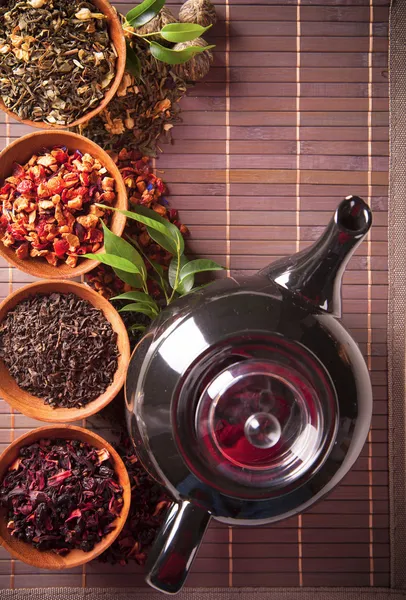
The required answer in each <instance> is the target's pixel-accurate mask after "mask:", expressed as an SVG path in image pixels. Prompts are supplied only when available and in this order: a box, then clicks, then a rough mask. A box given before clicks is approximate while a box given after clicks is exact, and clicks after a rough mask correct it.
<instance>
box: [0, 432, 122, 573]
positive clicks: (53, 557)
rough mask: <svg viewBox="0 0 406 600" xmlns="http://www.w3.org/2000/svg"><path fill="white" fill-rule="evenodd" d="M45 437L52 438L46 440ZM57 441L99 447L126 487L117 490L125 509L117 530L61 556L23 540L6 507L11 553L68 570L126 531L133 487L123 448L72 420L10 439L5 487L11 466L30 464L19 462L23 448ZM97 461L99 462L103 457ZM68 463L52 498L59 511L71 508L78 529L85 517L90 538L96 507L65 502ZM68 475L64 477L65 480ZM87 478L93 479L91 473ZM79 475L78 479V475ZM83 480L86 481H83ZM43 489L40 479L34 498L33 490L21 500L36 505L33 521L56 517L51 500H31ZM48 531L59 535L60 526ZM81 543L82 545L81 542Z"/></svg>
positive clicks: (2, 514)
mask: <svg viewBox="0 0 406 600" xmlns="http://www.w3.org/2000/svg"><path fill="white" fill-rule="evenodd" d="M41 440H46V441H45V442H44V441H42V442H41ZM56 440H61V441H62V443H63V442H64V441H65V442H66V441H68V443H72V441H73V442H74V443H75V444H76V446H75V448H76V447H77V442H80V443H82V444H85V446H84V447H83V446H82V448H85V449H89V448H92V449H96V456H99V455H100V461H101V464H103V463H104V462H105V461H106V460H108V464H109V465H111V470H112V471H113V474H112V475H111V477H112V478H113V480H114V481H115V485H118V486H120V487H121V489H122V491H120V489H118V490H117V497H119V503H120V505H121V510H120V512H119V511H118V510H117V511H116V513H117V512H119V514H116V513H115V514H114V515H113V516H115V518H114V519H113V520H112V522H111V525H110V526H111V528H112V529H111V531H109V532H108V533H106V535H104V536H103V537H102V538H101V540H100V541H98V542H97V543H96V544H95V545H94V547H93V548H92V549H89V550H88V551H85V550H82V549H80V548H74V549H71V550H70V551H69V552H68V553H67V554H65V553H63V554H62V555H61V554H58V553H56V552H55V551H53V550H51V549H44V550H41V549H38V548H36V547H34V545H33V544H32V543H30V542H28V541H22V540H20V539H17V537H16V535H15V534H14V535H12V534H11V532H12V531H13V530H14V531H15V527H16V526H15V523H13V522H10V520H9V519H8V515H7V508H6V506H2V507H0V544H1V545H2V546H3V547H4V548H5V549H6V550H7V551H8V552H9V553H10V554H11V556H12V557H13V558H15V559H17V560H21V561H23V562H24V563H26V564H28V565H31V566H33V567H38V568H40V569H49V570H62V569H71V568H73V567H78V566H80V565H83V564H85V563H87V562H89V561H91V560H94V559H95V558H96V557H97V556H99V555H100V554H102V552H104V551H105V550H107V548H108V547H109V546H110V545H111V544H112V543H113V542H114V540H115V539H116V538H117V536H118V535H119V534H120V532H121V530H122V528H123V526H124V524H125V522H126V519H127V516H128V512H129V509H130V502H131V488H130V480H129V477H128V473H127V470H126V468H125V466H124V463H123V461H122V460H121V458H120V456H119V455H118V454H117V452H116V451H115V450H114V448H113V447H112V446H111V445H110V444H109V443H108V442H106V440H104V439H103V438H102V437H100V436H99V435H97V434H96V433H93V432H92V431H89V430H87V429H83V428H82V427H74V426H70V425H55V426H49V427H40V428H38V429H34V430H32V431H30V432H29V433H26V434H25V435H22V436H21V437H19V438H18V439H17V440H15V441H14V442H13V443H12V444H10V446H8V448H6V450H5V451H4V452H3V454H2V455H1V456H0V486H2V484H3V480H4V477H5V476H6V475H7V474H8V473H10V471H13V470H15V471H16V472H18V469H20V470H21V471H23V469H24V466H23V465H20V464H19V461H21V460H22V458H21V454H20V450H21V449H22V448H27V447H29V446H32V445H33V444H36V445H37V444H42V446H40V447H43V448H44V453H46V448H47V443H49V445H52V443H55V441H56ZM60 448H61V451H60V453H59V455H57V456H61V455H62V460H63V447H62V446H60ZM37 451H38V449H37ZM93 456H95V453H93ZM54 458H55V455H54ZM23 460H24V458H23ZM44 462H45V461H44ZM94 462H95V463H97V460H96V461H94ZM51 465H52V463H51ZM36 466H37V467H38V475H39V476H41V474H42V477H44V474H43V471H41V468H42V467H41V465H38V464H37V465H36ZM49 467H50V465H49V464H48V468H49ZM50 468H51V470H52V469H53V471H55V468H54V467H53V465H52V466H51V467H50ZM63 468H65V469H66V467H62V469H61V471H62V475H63V477H65V480H63V481H62V483H60V484H58V483H57V486H58V485H60V489H58V488H57V486H55V487H54V482H52V486H51V488H50V489H51V493H52V495H53V496H52V497H53V500H52V497H50V498H51V499H50V501H49V502H51V503H55V504H56V506H55V507H54V508H57V510H65V511H66V512H67V514H68V513H70V516H69V517H68V518H69V519H70V522H71V523H73V525H72V530H74V524H77V523H78V522H79V521H78V519H82V523H81V531H82V533H81V534H80V535H81V536H83V539H84V540H85V538H86V537H87V536H88V531H89V530H90V525H89V526H87V521H89V519H90V518H92V510H91V507H90V510H88V511H86V509H82V511H81V510H77V509H76V510H73V508H72V509H69V508H66V506H65V505H64V502H62V501H61V496H63V495H65V496H67V500H68V501H69V494H66V493H65V494H64V491H65V490H66V489H67V490H69V472H68V471H65V472H64V473H63ZM108 468H110V467H108ZM48 473H49V471H48ZM58 476H59V477H60V473H58V474H57V475H56V476H55V475H54V476H53V478H54V479H56V478H57V477H58ZM66 476H67V477H66ZM63 477H60V478H61V479H63ZM87 479H89V477H88V478H87ZM75 480H77V477H76V479H75ZM49 481H50V479H49V477H48V476H47V481H46V482H45V483H46V485H47V486H48V487H50V486H49ZM81 484H82V485H83V482H82V483H81ZM24 485H25V482H24ZM91 485H92V482H90V484H89V483H88V485H87V487H91ZM27 487H28V486H27ZM34 488H35V489H34ZM93 488H94V485H93ZM7 489H8V488H7ZM54 490H55V491H54ZM40 493H41V492H40V491H39V490H38V486H37V485H36V484H35V483H34V485H33V491H32V492H30V493H29V494H28V495H29V498H27V495H25V496H24V499H21V502H22V503H23V502H27V507H26V508H27V510H31V508H32V517H33V520H34V519H41V514H40V513H41V512H44V513H45V518H47V519H50V517H49V515H47V514H46V512H47V509H46V505H45V506H42V507H41V506H40V504H41V503H40V502H38V501H37V500H36V499H35V498H34V499H33V500H32V501H31V498H30V497H31V495H32V496H36V495H37V494H40ZM94 493H95V495H97V490H96V492H94ZM89 498H90V499H89V502H90V503H91V502H92V496H91V495H89ZM62 500H63V498H62ZM97 501H99V498H98V499H97ZM93 502H96V501H93ZM41 509H45V510H43V511H42V510H41ZM57 514H58V513H57ZM93 514H94V512H93ZM94 518H95V517H94V516H93V519H94ZM39 524H41V520H40V521H39ZM57 525H58V523H57V522H56V521H55V516H53V523H52V525H51V526H53V527H54V528H55V527H56V526H57ZM13 528H14V529H13ZM38 529H39V530H41V529H42V527H41V526H40V527H38ZM17 530H18V526H17ZM15 533H16V531H15ZM44 533H45V534H46V533H54V535H55V534H56V533H57V531H55V530H54V531H52V530H51V531H49V532H44ZM40 535H41V533H40ZM76 535H79V534H76ZM78 541H79V540H78ZM36 543H37V542H36ZM78 545H79V546H80V543H79V544H78ZM90 546H91V544H90Z"/></svg>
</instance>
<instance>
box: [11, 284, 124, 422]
mask: <svg viewBox="0 0 406 600" xmlns="http://www.w3.org/2000/svg"><path fill="white" fill-rule="evenodd" d="M52 293H58V294H63V295H66V294H74V295H75V296H77V297H78V298H81V299H83V300H86V301H87V302H89V303H90V304H91V305H92V306H93V307H95V308H97V309H99V310H101V311H102V313H103V315H104V317H105V319H106V320H107V321H108V323H110V325H111V327H112V329H113V332H115V333H116V334H117V349H118V358H117V368H116V370H115V372H114V376H113V379H112V381H111V383H110V385H109V386H108V387H107V389H105V391H104V392H103V393H102V394H101V395H99V396H98V397H97V398H95V399H94V400H91V401H90V402H88V403H87V404H85V405H84V406H80V407H77V408H73V407H72V408H68V407H66V408H65V407H61V406H58V407H55V408H53V407H52V406H50V405H49V404H45V401H44V399H43V398H41V397H38V396H34V395H33V394H31V393H29V392H27V391H25V390H24V389H22V388H21V387H19V385H18V384H17V382H16V380H15V379H14V378H13V376H12V375H11V373H10V372H9V370H8V368H7V366H6V364H5V362H4V361H3V360H1V359H0V396H1V397H2V398H4V400H5V401H6V402H7V403H8V404H10V406H12V407H13V408H15V409H16V410H18V411H19V412H21V413H23V414H24V415H26V416H27V417H31V418H32V419H37V420H38V421H46V422H48V423H67V422H70V423H71V422H74V421H80V420H81V419H85V418H87V417H90V416H91V415H94V414H95V413H97V412H99V411H100V410H101V409H102V408H104V407H105V406H107V405H108V404H109V403H110V402H111V401H112V400H113V399H114V398H115V397H116V396H117V394H118V392H119V391H120V390H121V388H122V387H123V385H124V382H125V377H126V373H127V367H128V363H129V359H130V343H129V339H128V334H127V329H126V327H125V325H124V323H123V320H122V319H121V317H120V315H119V314H118V312H117V311H116V309H115V308H114V307H113V305H112V304H111V303H110V302H109V301H108V300H106V299H105V298H103V297H102V296H101V295H100V294H98V293H97V292H95V291H94V290H92V289H91V288H90V287H89V286H87V285H84V284H81V283H74V282H72V281H49V280H48V281H40V282H36V283H31V284H29V285H26V286H24V287H22V288H20V289H18V290H16V291H15V292H13V293H12V294H10V295H9V296H8V297H7V298H6V299H5V300H4V301H3V302H2V303H1V304H0V325H2V324H3V322H4V319H5V317H6V315H7V313H9V311H11V310H12V309H14V308H15V307H17V305H19V304H20V303H21V302H23V301H25V300H27V299H28V298H30V297H34V296H37V295H42V296H47V295H50V294H52ZM79 335H80V331H79ZM83 342H84V346H86V340H83Z"/></svg>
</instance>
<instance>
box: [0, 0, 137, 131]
mask: <svg viewBox="0 0 406 600" xmlns="http://www.w3.org/2000/svg"><path fill="white" fill-rule="evenodd" d="M0 38H1V39H2V44H0V71H1V72H2V73H7V77H2V79H1V80H0V108H1V109H2V110H4V111H5V112H6V113H7V114H9V115H10V116H11V117H12V118H13V119H16V120H17V121H20V122H22V123H24V124H25V125H30V126H32V127H40V128H43V129H51V128H58V129H61V128H65V127H74V126H77V125H82V124H84V123H86V122H87V121H89V120H90V119H92V118H93V117H94V116H96V115H97V114H98V113H99V112H101V111H102V110H104V109H105V108H106V106H107V105H108V103H109V102H110V100H111V99H112V98H113V97H114V95H115V94H116V92H117V90H118V88H119V85H120V83H121V79H122V77H123V74H124V70H125V62H126V45H125V39H124V34H123V29H122V26H121V23H120V19H119V16H118V14H117V11H116V10H115V8H114V7H112V6H111V4H110V3H109V2H108V0H91V1H86V2H83V0H32V1H31V2H27V3H17V2H15V0H4V1H3V2H2V3H1V6H0Z"/></svg>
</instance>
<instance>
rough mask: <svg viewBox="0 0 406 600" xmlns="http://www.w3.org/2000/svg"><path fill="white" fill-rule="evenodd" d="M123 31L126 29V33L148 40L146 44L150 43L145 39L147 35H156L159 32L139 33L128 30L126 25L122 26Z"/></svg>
mask: <svg viewBox="0 0 406 600" xmlns="http://www.w3.org/2000/svg"><path fill="white" fill-rule="evenodd" d="M123 31H126V32H127V33H131V35H135V37H138V38H141V39H142V40H145V41H146V42H148V44H150V43H151V42H150V41H149V40H148V39H147V37H148V36H151V35H157V34H159V31H157V32H154V33H146V34H145V35H141V34H140V33H135V31H130V30H129V29H127V28H126V27H123Z"/></svg>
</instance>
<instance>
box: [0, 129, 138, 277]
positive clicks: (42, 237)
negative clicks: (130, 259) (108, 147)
mask: <svg viewBox="0 0 406 600" xmlns="http://www.w3.org/2000/svg"><path fill="white" fill-rule="evenodd" d="M97 204H101V205H107V206H112V207H115V208H119V209H127V205H128V201H127V192H126V188H125V184H124V181H123V178H122V177H121V174H120V172H119V170H118V168H117V165H116V164H115V163H114V161H113V159H112V158H111V157H110V156H109V155H108V154H107V152H105V151H104V150H102V148H100V146H98V145H97V144H95V143H94V142H92V141H91V140H89V139H87V138H85V137H83V136H81V135H78V134H76V133H71V132H68V131H56V130H55V131H44V132H36V133H31V134H29V135H26V136H24V137H22V138H19V139H18V140H16V141H15V142H13V143H12V144H10V145H9V146H7V147H6V148H5V149H4V150H3V151H2V152H1V153H0V256H2V257H3V258H4V259H5V260H6V261H7V262H8V263H9V264H11V265H13V266H14V267H17V268H18V269H20V270H21V271H24V272H25V273H28V274H29V275H33V276H35V277H40V278H44V279H71V278H73V277H77V276H79V275H83V274H84V273H87V272H89V271H91V270H92V269H94V268H95V267H96V266H97V265H98V264H99V262H97V261H95V260H92V259H88V258H82V256H83V255H84V254H100V253H103V252H104V246H103V237H104V236H103V229H102V223H101V221H102V220H104V221H105V222H106V224H107V226H108V227H109V229H110V230H111V231H112V232H113V233H115V234H116V235H118V236H121V235H122V233H123V231H124V227H125V222H126V218H125V216H123V215H122V214H121V213H119V212H115V211H109V210H107V209H101V208H99V207H98V206H97Z"/></svg>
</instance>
